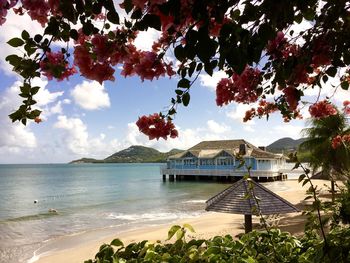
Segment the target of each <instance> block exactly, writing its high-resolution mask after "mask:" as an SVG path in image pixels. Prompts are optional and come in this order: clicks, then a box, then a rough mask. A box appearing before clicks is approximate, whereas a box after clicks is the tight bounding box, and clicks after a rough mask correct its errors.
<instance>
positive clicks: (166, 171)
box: [161, 167, 279, 177]
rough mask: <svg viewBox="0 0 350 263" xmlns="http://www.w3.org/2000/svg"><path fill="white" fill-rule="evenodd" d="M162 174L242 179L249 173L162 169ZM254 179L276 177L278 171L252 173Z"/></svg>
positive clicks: (221, 170)
mask: <svg viewBox="0 0 350 263" xmlns="http://www.w3.org/2000/svg"><path fill="white" fill-rule="evenodd" d="M161 173H162V174H172V175H188V176H238V177H242V176H244V175H246V174H247V171H235V170H223V169H168V168H166V167H165V168H163V167H162V168H161ZM250 175H251V176H252V177H274V176H278V175H279V173H278V171H250Z"/></svg>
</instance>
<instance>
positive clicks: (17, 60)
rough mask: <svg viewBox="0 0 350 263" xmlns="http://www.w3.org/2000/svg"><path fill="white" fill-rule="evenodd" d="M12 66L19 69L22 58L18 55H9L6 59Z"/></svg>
mask: <svg viewBox="0 0 350 263" xmlns="http://www.w3.org/2000/svg"><path fill="white" fill-rule="evenodd" d="M5 60H6V61H8V62H9V63H10V64H11V65H12V66H14V67H17V66H19V65H20V64H21V62H22V58H20V57H19V56H17V55H9V56H7V57H6V58H5Z"/></svg>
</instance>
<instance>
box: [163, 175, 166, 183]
mask: <svg viewBox="0 0 350 263" xmlns="http://www.w3.org/2000/svg"><path fill="white" fill-rule="evenodd" d="M163 182H166V174H163Z"/></svg>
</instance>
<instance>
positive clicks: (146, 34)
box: [134, 28, 160, 51]
mask: <svg viewBox="0 0 350 263" xmlns="http://www.w3.org/2000/svg"><path fill="white" fill-rule="evenodd" d="M159 36H160V32H159V31H157V30H155V29H153V28H149V29H148V30H147V31H140V32H139V33H138V34H137V37H136V39H135V42H134V44H135V46H136V47H137V48H138V49H141V50H147V51H151V50H152V45H153V42H154V41H156V40H157V39H158V38H159Z"/></svg>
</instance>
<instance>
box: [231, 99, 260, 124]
mask: <svg viewBox="0 0 350 263" xmlns="http://www.w3.org/2000/svg"><path fill="white" fill-rule="evenodd" d="M255 106H256V105H255V104H250V105H248V104H242V103H235V104H231V105H230V106H229V107H228V110H227V112H226V116H227V117H229V118H230V119H232V120H235V121H239V122H241V123H243V124H244V125H255V121H254V120H251V121H248V122H243V118H244V116H245V113H246V111H247V110H250V109H251V108H253V107H255Z"/></svg>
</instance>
